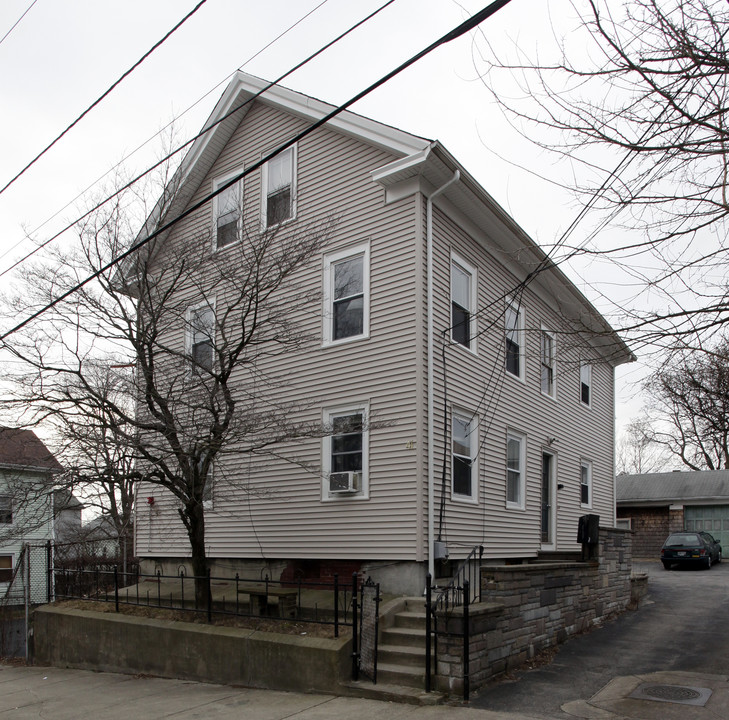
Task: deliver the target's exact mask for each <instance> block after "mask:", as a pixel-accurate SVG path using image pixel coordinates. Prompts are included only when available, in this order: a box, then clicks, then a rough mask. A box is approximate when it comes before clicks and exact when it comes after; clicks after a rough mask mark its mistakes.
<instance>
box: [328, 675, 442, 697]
mask: <svg viewBox="0 0 729 720" xmlns="http://www.w3.org/2000/svg"><path fill="white" fill-rule="evenodd" d="M423 687H424V686H423ZM338 689H339V691H340V692H338V694H341V695H347V696H349V697H363V698H369V699H371V700H384V701H386V702H400V703H408V704H410V705H438V704H439V703H442V702H443V700H444V699H445V697H444V696H443V695H442V694H441V693H438V692H430V693H426V692H425V691H424V690H423V688H415V687H408V686H407V685H392V684H389V683H386V682H383V681H382V679H381V678H380V675H379V673H378V676H377V684H373V683H372V681H370V680H368V679H367V678H363V679H362V680H358V681H357V682H354V681H350V682H347V683H341V684H340V685H339V688H338Z"/></svg>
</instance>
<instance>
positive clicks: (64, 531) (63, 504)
mask: <svg viewBox="0 0 729 720" xmlns="http://www.w3.org/2000/svg"><path fill="white" fill-rule="evenodd" d="M83 507H84V506H83V504H82V503H81V501H80V500H79V499H78V498H77V497H76V496H75V495H74V494H73V493H72V492H71V491H70V490H67V489H66V488H59V489H58V490H55V491H54V493H53V515H54V517H55V526H54V529H53V530H54V531H53V536H54V539H55V541H56V543H73V542H78V540H79V535H80V533H81V513H82V511H83Z"/></svg>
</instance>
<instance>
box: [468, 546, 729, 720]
mask: <svg viewBox="0 0 729 720" xmlns="http://www.w3.org/2000/svg"><path fill="white" fill-rule="evenodd" d="M634 569H635V571H636V572H647V573H648V574H649V583H648V598H647V601H646V602H644V604H643V605H642V606H641V608H640V610H638V611H634V612H633V611H628V612H626V613H624V614H623V615H621V616H620V617H619V618H617V619H616V620H614V621H612V622H609V623H606V624H605V625H604V626H603V627H602V628H599V629H597V630H594V631H593V632H591V633H588V634H585V635H582V636H579V637H576V638H572V639H571V640H568V641H567V642H566V643H565V644H563V645H561V646H560V647H559V649H558V652H557V654H556V655H555V657H554V659H553V661H552V662H551V663H549V664H547V665H544V666H542V667H539V668H536V669H534V670H529V671H526V672H519V673H516V674H515V676H514V678H513V679H512V680H508V681H501V682H497V683H495V684H493V685H491V686H490V687H488V688H486V689H484V690H482V691H481V692H480V693H479V694H478V696H477V697H475V698H473V699H472V702H471V705H472V706H474V707H479V708H486V709H490V710H509V711H511V712H523V713H526V714H529V715H533V716H535V717H539V718H555V717H567V715H566V714H565V713H564V712H562V711H561V710H560V708H561V706H562V705H564V704H565V703H568V702H570V701H573V700H577V699H589V698H590V697H592V696H593V695H594V694H595V693H597V692H598V691H599V690H600V689H601V688H603V687H604V686H605V685H607V683H609V682H610V681H611V680H612V679H613V678H615V677H617V676H630V675H639V674H647V673H655V672H661V671H674V672H690V673H691V672H693V673H708V674H712V675H729V622H727V620H729V561H726V560H725V561H724V562H723V563H722V564H721V565H715V566H714V567H712V568H711V570H693V569H687V570H671V571H666V570H664V569H663V566H662V565H661V564H660V562H657V561H656V562H650V563H638V562H636V563H635V567H634ZM724 717H729V709H728V710H727V714H726V715H725V716H724Z"/></svg>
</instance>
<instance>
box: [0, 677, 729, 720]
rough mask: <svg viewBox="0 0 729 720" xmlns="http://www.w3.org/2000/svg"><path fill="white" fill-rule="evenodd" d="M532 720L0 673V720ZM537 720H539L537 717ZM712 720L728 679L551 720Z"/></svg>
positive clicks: (674, 682) (612, 691) (681, 680)
mask: <svg viewBox="0 0 729 720" xmlns="http://www.w3.org/2000/svg"><path fill="white" fill-rule="evenodd" d="M646 685H658V686H668V687H669V688H671V687H672V688H678V687H680V686H685V687H698V688H707V689H711V691H712V694H711V697H710V698H709V699H708V701H707V702H706V704H705V706H700V705H686V704H677V703H676V702H672V701H666V700H664V701H656V700H651V699H646V698H645V697H638V698H636V697H630V696H631V695H633V694H634V693H635V691H636V689H638V688H640V687H643V686H646ZM385 715H386V717H387V720H416V719H417V720H535V718H534V717H533V716H529V715H523V714H519V713H510V712H493V711H490V710H479V709H477V708H470V707H462V706H454V705H437V706H427V707H423V706H417V705H405V704H400V703H388V702H382V701H379V700H366V699H362V698H347V697H335V696H333V695H320V694H319V695H305V694H300V693H286V692H279V691H275V690H251V689H245V688H234V687H227V686H224V685H207V684H203V683H196V682H186V681H184V680H166V679H162V678H151V677H139V676H131V675H116V674H113V673H95V672H90V671H87V670H67V669H60V668H50V667H22V666H7V665H6V666H0V720H3V719H4V718H7V719H8V720H10V719H11V718H12V720H31V719H32V720H38V718H43V720H91V719H92V718H93V720H98V718H104V720H129V718H136V719H138V720H158V719H163V718H175V719H176V720H186V719H187V720H192V719H193V718H198V719H199V718H206V720H207V719H208V718H211V719H214V720H233V719H234V718H235V720H240V718H241V717H244V716H245V717H248V718H251V719H252V720H284V719H285V718H290V717H293V716H296V718H297V720H340V718H343V717H344V718H347V720H372V719H373V718H381V717H383V716H385ZM541 717H542V719H543V718H544V715H542V716H541ZM569 717H574V718H590V719H592V720H598V719H599V720H626V719H627V720H633V719H635V720H674V719H676V720H716V718H727V717H729V678H727V677H726V676H706V675H693V674H688V673H654V674H652V675H647V676H642V677H640V676H631V677H622V678H615V680H613V681H612V682H610V683H609V684H608V685H607V686H606V687H605V688H603V689H602V690H601V691H600V692H599V693H597V694H596V695H595V696H594V697H593V698H590V699H588V700H579V701H575V702H572V703H568V704H567V705H565V706H563V708H562V712H560V714H559V716H557V717H556V718H555V720H558V718H569Z"/></svg>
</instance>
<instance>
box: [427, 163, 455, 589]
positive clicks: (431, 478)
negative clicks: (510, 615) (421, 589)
mask: <svg viewBox="0 0 729 720" xmlns="http://www.w3.org/2000/svg"><path fill="white" fill-rule="evenodd" d="M460 177H461V173H460V171H459V170H456V171H455V173H454V174H453V177H452V178H451V179H450V180H449V181H448V182H447V183H445V185H441V187H439V188H438V189H437V190H435V191H433V192H432V193H431V194H430V196H429V197H428V202H427V205H426V207H427V210H426V226H425V228H426V229H425V244H426V249H427V260H426V262H427V266H428V272H427V280H426V285H427V287H426V293H427V313H428V331H427V332H428V359H427V362H428V379H427V382H428V573H429V574H430V577H431V579H433V580H434V579H435V558H434V557H433V548H434V543H435V508H434V507H433V503H434V498H435V429H434V417H433V413H434V410H433V406H434V404H435V403H434V399H433V395H434V392H433V374H434V373H433V344H434V339H433V200H434V199H435V198H436V197H437V196H438V195H440V194H441V193H442V192H443V191H444V190H445V189H446V188H448V187H449V186H450V185H452V184H453V183H455V182H458V180H459V179H460Z"/></svg>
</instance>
